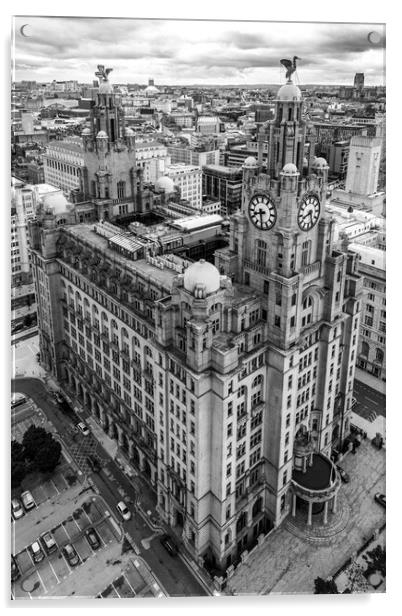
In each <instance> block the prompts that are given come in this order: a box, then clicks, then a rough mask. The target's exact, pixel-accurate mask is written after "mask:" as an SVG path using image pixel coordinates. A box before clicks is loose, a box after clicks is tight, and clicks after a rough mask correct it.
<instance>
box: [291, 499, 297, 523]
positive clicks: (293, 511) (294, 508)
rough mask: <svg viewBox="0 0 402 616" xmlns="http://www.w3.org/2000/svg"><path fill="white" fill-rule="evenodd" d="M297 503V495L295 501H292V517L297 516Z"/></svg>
mask: <svg viewBox="0 0 402 616" xmlns="http://www.w3.org/2000/svg"><path fill="white" fill-rule="evenodd" d="M296 501H297V496H296V494H293V501H292V516H293V517H295V515H296Z"/></svg>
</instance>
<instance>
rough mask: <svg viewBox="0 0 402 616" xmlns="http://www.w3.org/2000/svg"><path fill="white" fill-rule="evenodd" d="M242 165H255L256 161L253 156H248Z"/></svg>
mask: <svg viewBox="0 0 402 616" xmlns="http://www.w3.org/2000/svg"><path fill="white" fill-rule="evenodd" d="M243 166H244V167H257V161H256V159H255V158H254V156H249V157H248V158H246V160H245V161H244V163H243Z"/></svg>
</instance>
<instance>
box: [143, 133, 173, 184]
mask: <svg viewBox="0 0 402 616" xmlns="http://www.w3.org/2000/svg"><path fill="white" fill-rule="evenodd" d="M135 158H136V165H137V168H141V169H143V178H144V182H151V183H152V184H154V183H155V182H156V181H157V180H158V179H159V178H160V177H161V176H162V175H165V173H166V169H167V167H168V166H169V165H170V156H169V154H168V150H167V148H166V146H164V145H162V144H161V143H159V142H158V141H155V140H153V139H141V137H140V138H136V141H135Z"/></svg>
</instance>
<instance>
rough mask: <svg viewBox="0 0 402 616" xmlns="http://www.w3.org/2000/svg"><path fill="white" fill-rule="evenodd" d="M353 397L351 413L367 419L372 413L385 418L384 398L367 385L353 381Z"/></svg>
mask: <svg viewBox="0 0 402 616" xmlns="http://www.w3.org/2000/svg"><path fill="white" fill-rule="evenodd" d="M354 397H355V398H356V404H355V406H354V407H353V411H354V412H355V413H357V415H360V416H361V417H364V418H365V419H368V418H369V417H370V415H372V413H373V412H375V413H376V414H377V415H382V416H383V417H385V407H386V396H385V395H384V394H381V393H380V392H378V391H376V390H375V389H373V388H372V387H369V385H366V384H365V383H362V382H361V381H357V380H355V382H354Z"/></svg>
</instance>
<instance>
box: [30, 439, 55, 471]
mask: <svg viewBox="0 0 402 616" xmlns="http://www.w3.org/2000/svg"><path fill="white" fill-rule="evenodd" d="M60 455H61V445H60V443H59V442H58V441H56V440H55V439H54V438H53V436H51V435H50V434H49V437H48V438H47V439H46V442H45V443H44V446H43V448H41V449H39V450H38V452H37V455H36V456H35V460H34V464H35V466H36V468H37V470H38V471H41V472H42V473H51V472H52V471H54V469H55V468H56V466H57V465H58V463H59V461H60Z"/></svg>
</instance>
